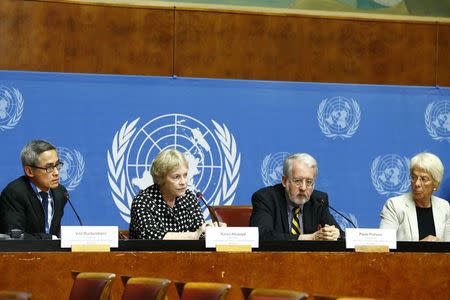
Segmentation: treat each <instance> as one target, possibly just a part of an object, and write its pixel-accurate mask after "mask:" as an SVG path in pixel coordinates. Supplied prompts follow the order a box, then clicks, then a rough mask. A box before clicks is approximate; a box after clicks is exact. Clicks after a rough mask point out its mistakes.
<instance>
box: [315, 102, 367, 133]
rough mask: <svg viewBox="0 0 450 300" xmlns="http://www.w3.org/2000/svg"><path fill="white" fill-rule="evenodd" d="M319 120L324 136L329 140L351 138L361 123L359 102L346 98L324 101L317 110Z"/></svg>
mask: <svg viewBox="0 0 450 300" xmlns="http://www.w3.org/2000/svg"><path fill="white" fill-rule="evenodd" d="M317 120H318V121H319V127H320V129H321V130H322V132H323V134H325V136H326V137H329V138H333V139H336V138H341V139H344V138H350V137H352V135H353V134H354V133H355V132H356V130H357V129H358V126H359V122H360V121H361V110H360V108H359V104H358V102H356V100H354V99H347V98H345V97H340V96H338V97H334V98H331V99H324V100H322V102H320V104H319V109H318V110H317Z"/></svg>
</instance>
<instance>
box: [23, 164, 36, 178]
mask: <svg viewBox="0 0 450 300" xmlns="http://www.w3.org/2000/svg"><path fill="white" fill-rule="evenodd" d="M23 170H24V172H25V174H26V175H27V176H28V177H34V173H33V168H32V167H30V166H25V167H24V168H23Z"/></svg>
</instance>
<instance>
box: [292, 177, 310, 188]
mask: <svg viewBox="0 0 450 300" xmlns="http://www.w3.org/2000/svg"><path fill="white" fill-rule="evenodd" d="M289 181H290V182H292V183H293V184H295V186H296V187H301V186H303V185H306V187H308V188H310V187H312V186H313V185H314V180H312V179H306V178H289Z"/></svg>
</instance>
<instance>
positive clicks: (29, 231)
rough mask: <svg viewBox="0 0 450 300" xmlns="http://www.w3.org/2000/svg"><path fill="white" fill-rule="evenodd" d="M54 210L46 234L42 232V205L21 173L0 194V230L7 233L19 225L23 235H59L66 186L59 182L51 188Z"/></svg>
mask: <svg viewBox="0 0 450 300" xmlns="http://www.w3.org/2000/svg"><path fill="white" fill-rule="evenodd" d="M51 193H52V197H53V200H54V206H53V209H54V213H53V219H52V224H51V226H50V234H46V233H45V223H44V209H43V208H42V204H41V201H40V200H39V198H38V197H37V195H36V193H35V192H34V190H33V188H32V187H31V183H30V179H28V177H26V176H21V177H19V178H17V179H16V180H14V181H12V182H11V183H9V184H8V185H7V186H6V187H5V189H4V190H3V191H2V193H1V195H0V232H1V233H6V234H9V233H10V230H11V229H21V230H22V231H23V232H24V233H25V235H26V237H30V236H32V237H34V238H38V239H47V238H50V239H51V236H52V235H57V236H59V233H60V230H61V218H62V216H63V214H64V206H65V205H66V202H67V190H66V188H65V187H64V186H63V185H61V184H60V185H59V186H58V187H57V188H56V189H51Z"/></svg>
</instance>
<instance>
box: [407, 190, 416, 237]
mask: <svg viewBox="0 0 450 300" xmlns="http://www.w3.org/2000/svg"><path fill="white" fill-rule="evenodd" d="M405 205H406V217H407V218H408V223H409V230H410V235H411V239H412V240H413V241H418V240H419V226H418V224H417V212H416V204H415V203H414V200H413V199H412V195H411V193H409V194H407V196H406V198H405Z"/></svg>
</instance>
